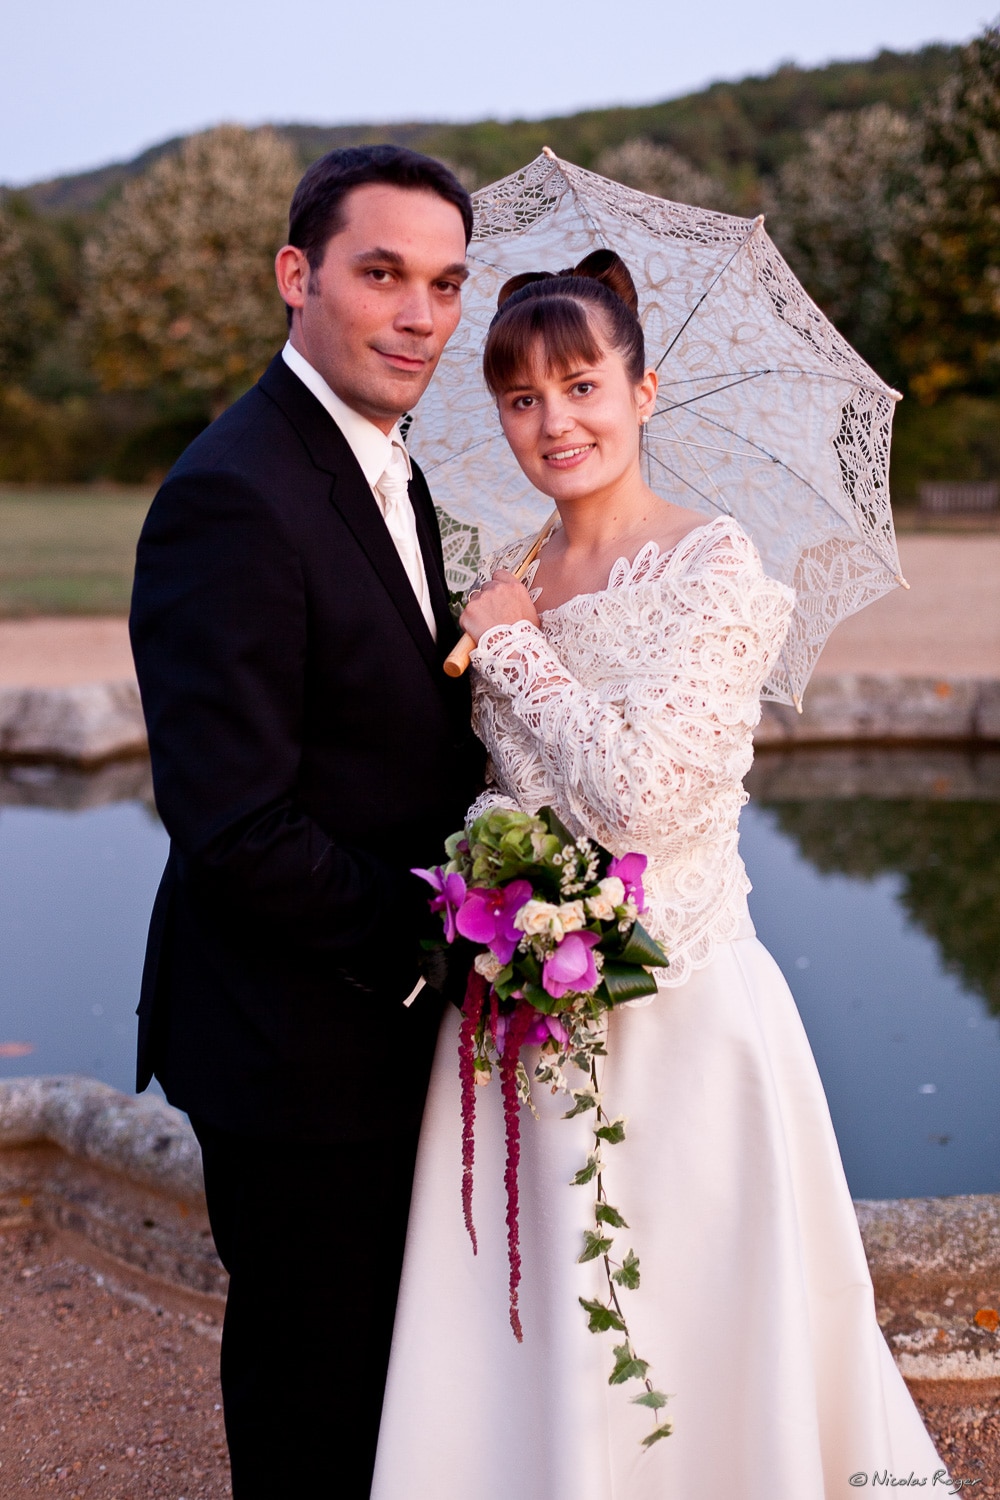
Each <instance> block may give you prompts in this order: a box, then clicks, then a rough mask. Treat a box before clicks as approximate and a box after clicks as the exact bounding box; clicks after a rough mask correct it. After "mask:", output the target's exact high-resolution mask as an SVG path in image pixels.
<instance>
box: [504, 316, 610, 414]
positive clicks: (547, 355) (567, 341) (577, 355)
mask: <svg viewBox="0 0 1000 1500" xmlns="http://www.w3.org/2000/svg"><path fill="white" fill-rule="evenodd" d="M604 354H605V350H604V349H603V347H602V346H601V343H600V342H599V340H598V338H597V336H596V334H595V331H594V329H593V327H592V325H591V321H590V319H589V318H588V316H587V312H586V310H585V308H584V307H583V306H582V305H581V303H580V302H578V301H577V300H576V298H575V297H565V296H563V297H558V296H557V297H536V298H530V299H527V300H526V301H524V302H521V303H520V304H519V305H518V306H516V307H512V308H510V309H509V311H507V312H506V313H505V314H504V316H503V317H502V318H500V319H498V321H497V322H496V323H495V324H494V325H493V327H492V328H491V329H490V332H489V335H488V336H487V339H486V348H485V349H484V351H483V375H484V377H485V380H486V384H487V386H488V387H489V389H490V391H491V393H492V394H493V395H494V396H500V395H502V394H503V393H504V391H511V390H516V389H518V388H519V387H520V386H522V385H526V384H528V385H530V384H531V377H532V374H533V372H534V371H535V369H536V368H537V365H536V361H537V360H538V357H539V355H541V357H542V359H543V360H544V369H545V373H546V374H547V375H553V374H555V375H559V374H568V373H569V372H570V371H571V370H578V369H580V368H581V367H584V366H589V365H595V364H597V363H598V362H599V361H600V360H601V359H603V357H604Z"/></svg>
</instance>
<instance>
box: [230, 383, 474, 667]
mask: <svg viewBox="0 0 1000 1500" xmlns="http://www.w3.org/2000/svg"><path fill="white" fill-rule="evenodd" d="M260 388H261V390H262V391H263V392H264V394H265V395H266V396H268V397H270V399H271V400H272V401H274V402H275V404H276V405H277V406H279V407H280V408H281V410H282V411H283V412H284V414H285V416H286V417H287V418H288V420H289V422H291V424H292V426H293V427H294V428H295V430H296V432H297V433H298V434H299V437H300V438H301V439H302V441H303V443H304V444H305V446H306V448H307V450H308V452H309V457H310V458H311V459H312V461H313V463H314V464H315V466H316V468H317V469H321V470H322V471H323V472H324V473H327V474H329V475H330V477H331V481H332V482H331V486H330V501H331V503H332V504H333V505H334V506H335V507H336V509H337V510H338V511H339V513H340V515H341V516H342V518H343V520H344V522H345V523H346V525H347V526H348V527H349V528H350V530H351V531H352V533H353V534H354V537H355V539H356V540H357V542H358V544H359V545H360V546H361V547H362V549H363V550H364V552H365V554H366V555H367V557H368V560H369V562H370V563H371V565H372V567H373V569H374V570H375V572H376V573H377V574H378V577H379V580H380V582H381V583H382V585H383V586H384V588H385V591H386V593H387V594H388V596H389V599H390V601H391V603H392V605H393V607H394V608H395V609H396V610H397V612H398V613H399V615H400V617H401V618H402V620H403V623H404V624H405V626H406V628H407V630H408V631H409V632H410V635H411V636H412V637H413V641H414V644H415V645H416V647H417V649H418V650H419V652H420V654H421V656H423V658H424V660H425V661H426V662H427V665H428V666H429V667H431V668H432V669H433V670H436V669H437V666H438V662H439V660H440V657H439V653H438V648H437V645H436V644H435V642H434V639H433V637H432V635H431V633H430V631H429V630H428V628H427V621H426V620H425V619H424V616H423V611H422V610H421V608H420V605H419V604H418V602H417V598H416V595H415V594H414V592H413V587H412V585H411V583H410V580H409V578H407V576H406V569H405V568H404V567H403V564H402V562H401V561H400V557H399V553H398V552H397V551H396V547H395V543H394V542H393V540H392V537H391V536H390V535H389V532H388V530H387V528H386V524H385V521H384V520H383V519H382V513H381V511H380V510H379V508H378V502H377V501H376V499H375V496H374V495H373V494H372V492H371V489H370V487H369V485H368V481H367V480H366V479H365V476H364V474H363V473H362V471H361V466H360V465H359V463H358V461H357V459H356V458H355V457H354V454H353V452H352V451H351V446H350V444H349V443H348V441H347V439H346V438H345V437H344V435H343V433H342V432H341V430H340V428H339V427H338V426H337V424H336V422H334V420H333V418H332V417H331V416H330V414H329V412H327V411H326V410H325V409H324V407H323V406H322V404H321V403H320V402H319V401H317V399H316V397H315V396H314V395H313V394H312V392H311V391H310V390H307V388H306V387H305V386H304V385H303V384H302V381H301V380H299V378H298V376H297V375H294V374H293V373H292V371H291V370H290V369H289V368H288V366H287V365H286V364H285V361H284V360H283V359H282V357H281V355H280V354H278V355H276V356H275V358H274V359H273V360H272V361H271V363H270V365H268V367H267V369H266V370H265V371H264V374H263V375H262V376H261V379H260ZM420 509H421V508H420V507H419V506H416V507H415V510H416V514H417V532H418V535H419V537H420V547H421V551H422V553H423V556H424V566H425V568H426V570H427V578H428V584H429V585H430V588H431V597H432V600H433V601H434V605H433V607H434V617H435V619H436V620H437V621H438V630H439V632H440V630H441V620H440V618H439V608H438V601H437V598H436V597H435V588H436V590H437V593H438V594H441V593H443V584H442V583H441V580H440V566H441V565H440V562H438V563H436V564H435V563H433V562H432V563H431V565H430V566H428V555H427V544H426V543H425V540H424V532H423V530H422V529H421V515H420ZM424 526H425V527H426V521H425V522H424ZM432 578H433V580H434V581H433V582H432ZM445 613H446V614H447V600H445Z"/></svg>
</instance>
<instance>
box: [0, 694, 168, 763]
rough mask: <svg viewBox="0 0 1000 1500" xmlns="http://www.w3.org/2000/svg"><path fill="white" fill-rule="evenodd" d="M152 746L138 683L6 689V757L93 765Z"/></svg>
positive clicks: (0, 744)
mask: <svg viewBox="0 0 1000 1500" xmlns="http://www.w3.org/2000/svg"><path fill="white" fill-rule="evenodd" d="M146 748H147V741H146V725H145V723H144V721H143V717H142V703H141V701H140V699H139V688H138V684H137V683H136V682H134V681H122V682H91V683H81V684H77V685H75V686H72V687H51V688H31V687H0V759H3V760H47V761H65V762H68V763H69V764H70V765H78V766H87V765H98V764H100V762H101V761H106V760H111V759H113V758H116V757H120V756H126V755H141V754H143V753H144V752H145V750H146Z"/></svg>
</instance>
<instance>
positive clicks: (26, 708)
mask: <svg viewBox="0 0 1000 1500" xmlns="http://www.w3.org/2000/svg"><path fill="white" fill-rule="evenodd" d="M866 740H869V741H870V740H877V741H881V742H884V743H892V742H893V741H903V742H906V741H910V742H919V741H924V740H931V741H937V742H939V743H942V742H949V741H951V742H955V743H975V742H980V743H1000V681H997V680H993V679H980V678H971V677H970V678H964V677H951V678H944V677H941V678H938V677H899V676H891V675H882V676H879V675H865V676H862V675H858V674H854V673H848V674H841V675H839V676H829V677H824V676H820V677H816V678H814V679H813V681H812V682H811V683H810V684H809V687H808V689H807V690H806V696H805V703H804V708H803V712H802V713H801V714H797V713H796V712H795V710H794V709H793V708H788V707H786V706H785V705H783V704H778V703H765V704H764V710H763V714H762V716H761V721H760V724H759V725H758V727H757V731H756V734H755V735H754V741H755V743H756V744H757V745H758V746H786V745H787V746H790V745H810V744H811V745H827V744H843V743H845V742H852V741H853V742H863V741H866ZM146 748H147V740H146V728H145V724H144V722H143V717H142V704H141V702H140V698H139V689H138V686H137V685H136V683H135V682H134V681H122V682H94V683H83V684H79V685H77V686H75V687H63V688H15V687H0V760H47V761H62V762H64V763H68V764H70V765H77V766H87V765H96V764H99V763H100V762H101V761H106V760H111V759H114V758H115V757H119V756H128V755H140V754H142V753H143V752H144V751H145V750H146Z"/></svg>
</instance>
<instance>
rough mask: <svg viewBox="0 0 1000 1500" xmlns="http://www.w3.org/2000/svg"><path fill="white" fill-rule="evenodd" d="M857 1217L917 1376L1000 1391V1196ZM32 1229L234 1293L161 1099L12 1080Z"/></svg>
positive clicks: (22, 1216)
mask: <svg viewBox="0 0 1000 1500" xmlns="http://www.w3.org/2000/svg"><path fill="white" fill-rule="evenodd" d="M854 1206H855V1211H856V1213H857V1216H858V1223H859V1225H860V1228H861V1234H862V1238H863V1240H864V1243H865V1251H866V1253H867V1256H868V1263H869V1266H870V1268H871V1273H872V1280H873V1282H874V1285H875V1296H876V1301H877V1304H878V1309H879V1322H880V1323H881V1325H882V1328H883V1331H884V1333H885V1336H886V1339H887V1340H888V1343H889V1346H890V1348H891V1349H892V1351H893V1354H894V1357H895V1359H896V1362H897V1364H898V1365H899V1367H900V1370H901V1371H902V1373H903V1374H904V1375H905V1376H906V1377H907V1379H911V1380H919V1381H932V1382H936V1383H943V1382H951V1383H954V1382H962V1383H964V1386H965V1388H968V1383H969V1382H974V1383H975V1382H979V1383H982V1382H988V1381H994V1382H997V1381H998V1380H1000V1328H993V1327H991V1326H990V1323H991V1322H992V1318H991V1317H989V1316H987V1317H986V1319H985V1322H984V1323H977V1321H976V1313H977V1312H980V1311H982V1310H984V1309H985V1310H990V1309H992V1310H994V1311H996V1310H1000V1194H997V1195H989V1194H984V1195H966V1196H956V1197H952V1198H912V1199H899V1200H888V1201H870V1200H864V1201H858V1202H857V1203H855V1205H854ZM32 1221H47V1222H49V1223H52V1224H54V1225H56V1226H58V1227H59V1228H61V1229H66V1230H70V1231H72V1232H73V1233H76V1234H80V1235H83V1236H84V1237H85V1238H86V1239H87V1240H88V1241H89V1242H90V1243H91V1244H93V1245H95V1246H97V1247H98V1248H99V1249H100V1250H101V1251H102V1252H104V1253H106V1254H108V1255H110V1256H113V1257H114V1258H115V1259H116V1260H118V1261H119V1262H121V1263H124V1264H127V1265H129V1266H132V1267H136V1268H138V1269H141V1270H143V1271H145V1272H146V1273H148V1274H150V1275H152V1276H155V1277H157V1278H158V1279H159V1280H161V1281H165V1282H167V1283H169V1284H170V1285H172V1286H176V1287H181V1288H184V1289H185V1290H188V1291H194V1292H199V1293H204V1294H207V1295H209V1296H212V1297H221V1296H223V1295H224V1294H225V1287H226V1276H225V1272H224V1271H223V1269H222V1267H221V1265H220V1264H219V1261H218V1259H217V1257H216V1255H215V1251H214V1247H213V1245H212V1240H211V1234H210V1231H209V1227H208V1216H207V1213H206V1211H205V1200H204V1187H203V1181H202V1175H201V1156H200V1152H199V1149H198V1143H197V1141H196V1139H195V1136H194V1132H193V1131H192V1129H191V1127H190V1125H189V1124H188V1123H187V1121H186V1120H185V1119H184V1117H183V1116H182V1115H181V1114H179V1113H178V1111H177V1110H175V1109H171V1107H170V1106H169V1105H168V1104H164V1103H163V1102H162V1100H160V1099H156V1098H154V1097H152V1096H149V1095H145V1096H140V1097H136V1096H132V1095H126V1094H121V1093H119V1092H118V1091H117V1090H116V1089H112V1088H109V1087H108V1086H107V1085H106V1084H103V1083H97V1082H96V1081H94V1080H93V1079H89V1078H76V1077H66V1078H14V1079H7V1080H3V1081H0V1227H2V1226H3V1225H4V1224H11V1225H13V1224H17V1223H24V1222H32ZM942 1388H943V1386H942ZM977 1388H985V1387H982V1385H981V1384H980V1386H978V1387H977Z"/></svg>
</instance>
